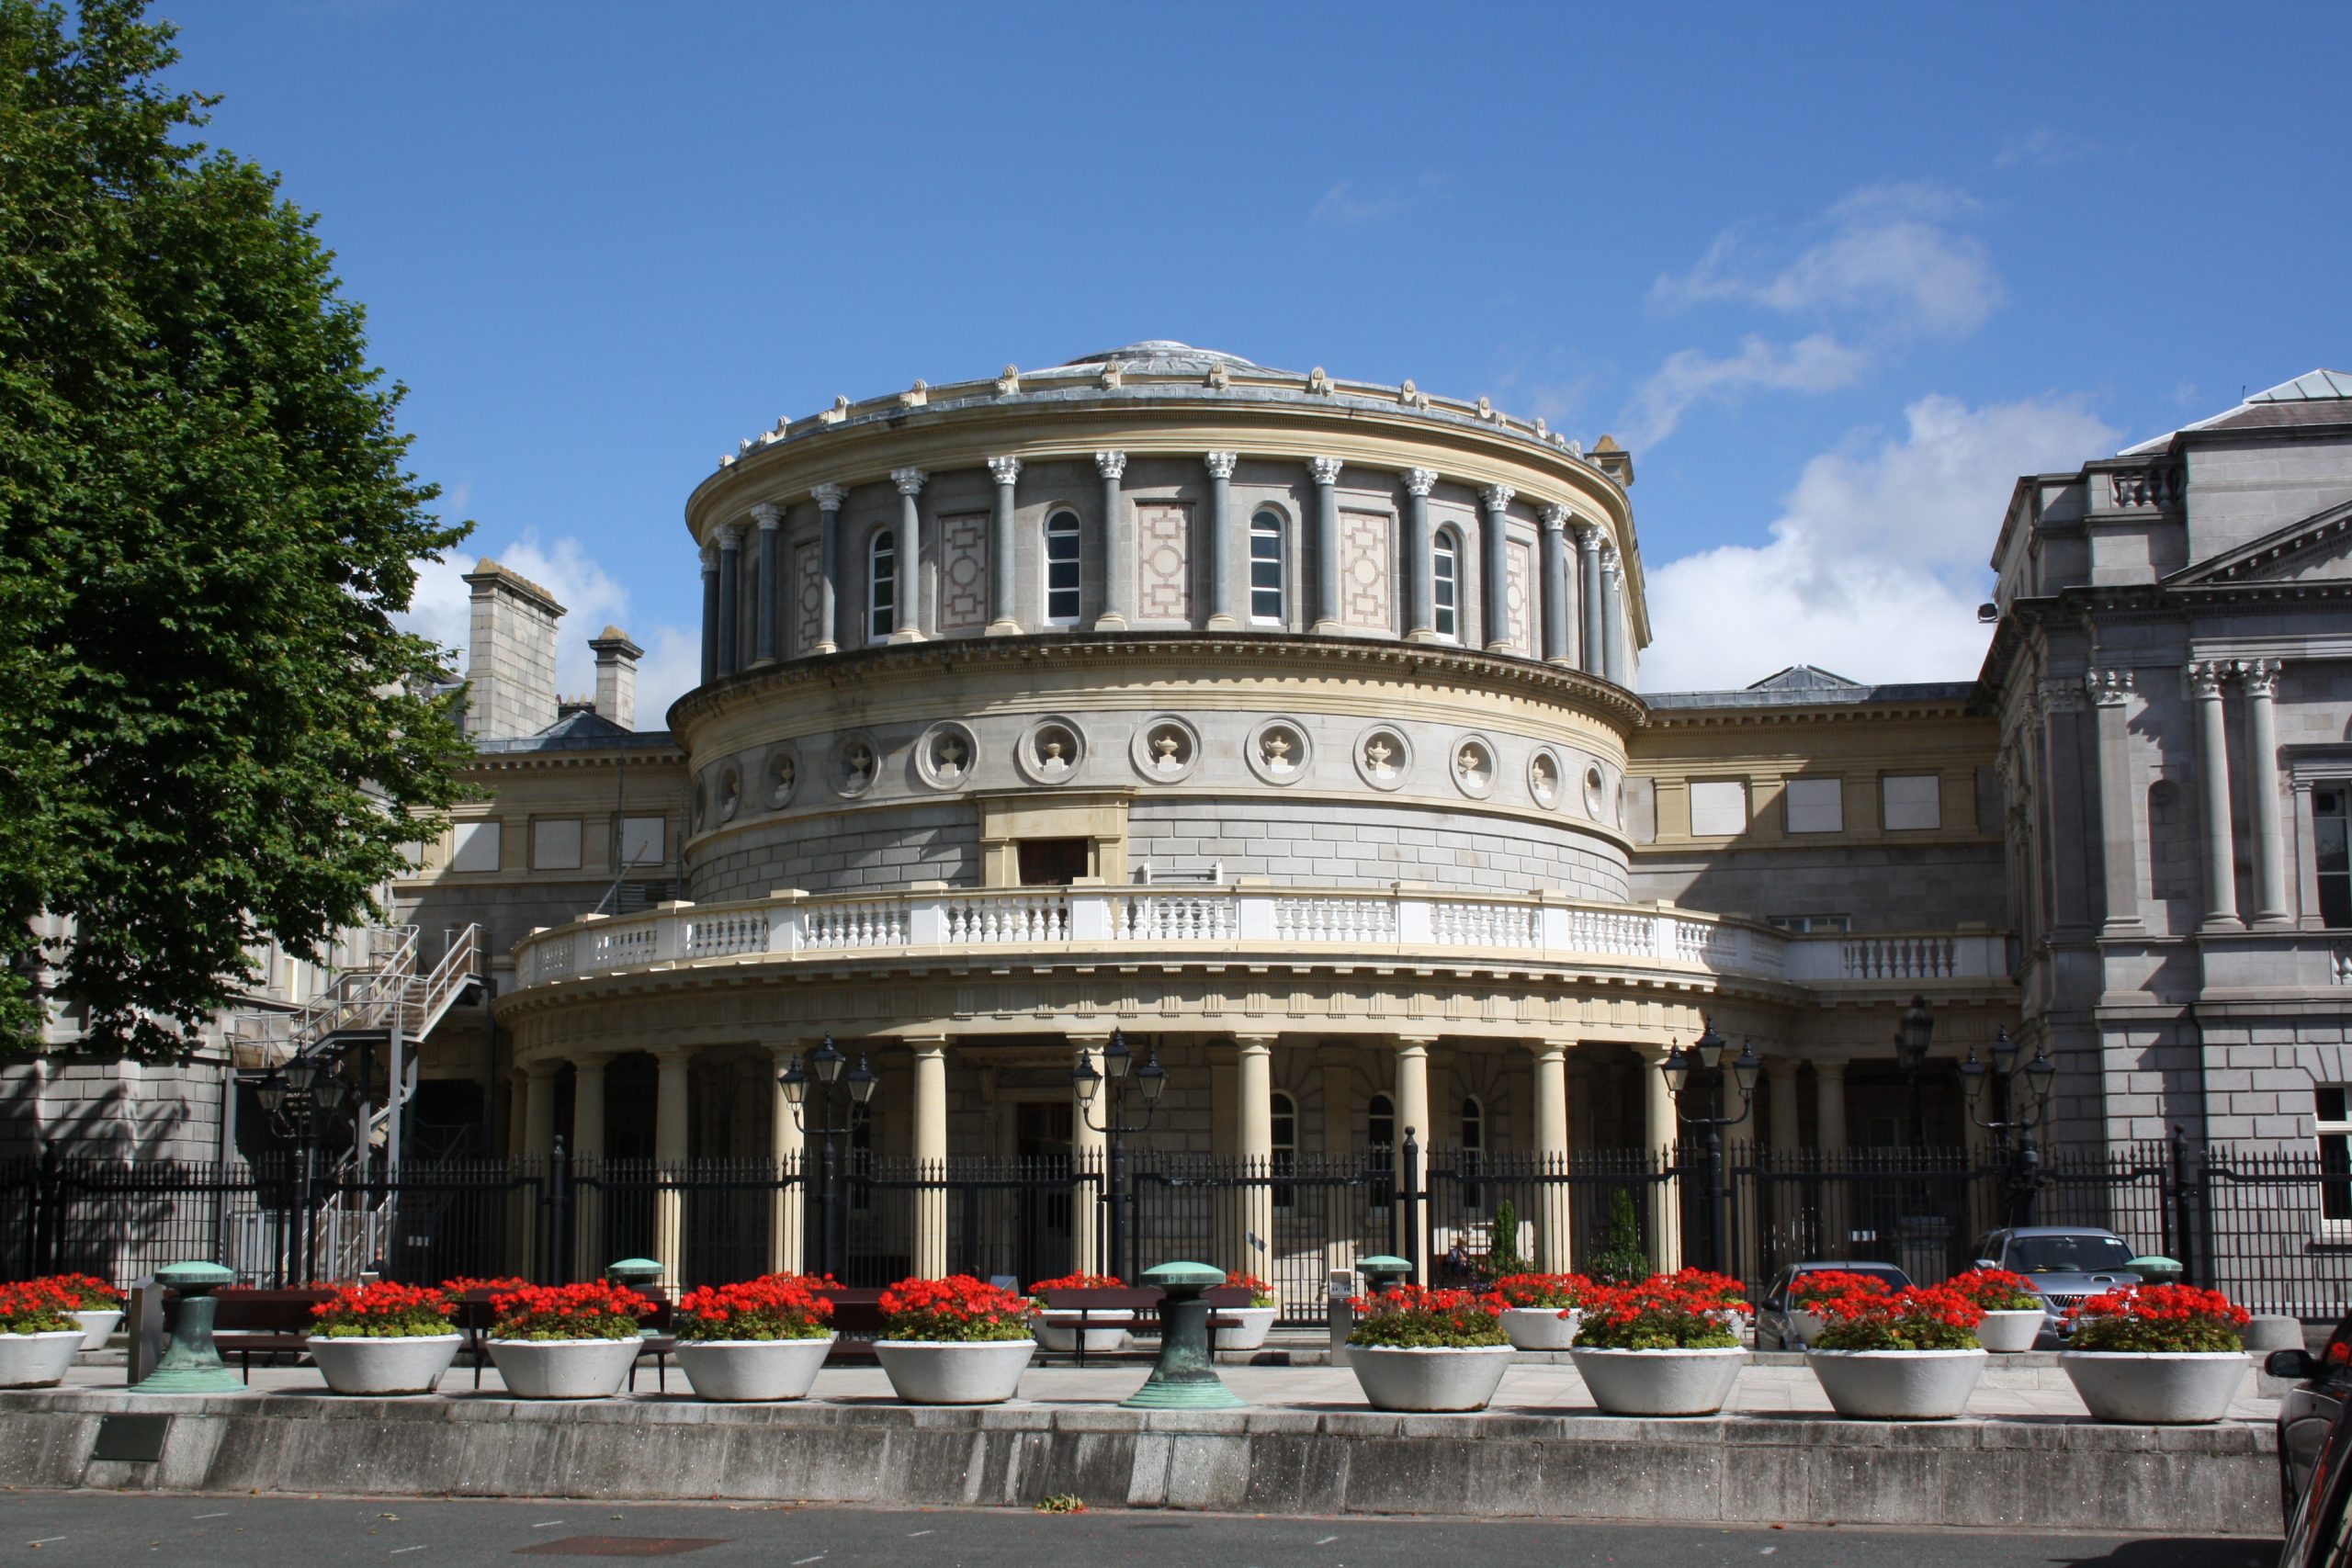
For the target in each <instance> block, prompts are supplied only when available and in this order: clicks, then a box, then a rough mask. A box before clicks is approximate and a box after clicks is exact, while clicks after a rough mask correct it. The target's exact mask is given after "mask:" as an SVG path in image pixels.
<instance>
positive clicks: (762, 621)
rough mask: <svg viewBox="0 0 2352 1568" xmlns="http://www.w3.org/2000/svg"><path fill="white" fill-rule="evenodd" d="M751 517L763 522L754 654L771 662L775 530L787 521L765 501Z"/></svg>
mask: <svg viewBox="0 0 2352 1568" xmlns="http://www.w3.org/2000/svg"><path fill="white" fill-rule="evenodd" d="M752 521H753V522H754V523H757V524H758V525H760V575H759V582H758V584H757V596H758V600H759V604H758V608H757V609H756V610H755V611H754V613H753V615H752V659H753V660H754V661H756V662H758V663H761V664H772V663H774V662H775V572H776V560H775V555H776V544H777V540H776V530H777V529H778V528H780V527H782V526H783V525H784V512H783V510H782V509H781V508H779V507H777V506H775V505H773V504H771V503H770V502H764V501H763V502H760V503H759V504H758V505H757V506H754V507H753V508H752Z"/></svg>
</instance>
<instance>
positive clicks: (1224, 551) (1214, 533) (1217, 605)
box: [1202, 452, 1250, 632]
mask: <svg viewBox="0 0 2352 1568" xmlns="http://www.w3.org/2000/svg"><path fill="white" fill-rule="evenodd" d="M1202 460H1203V461H1204V462H1205V463H1206V464H1207V465H1208V470H1209V521H1208V530H1207V544H1208V551H1207V554H1208V578H1209V619H1208V629H1209V630H1211V631H1213V632H1229V631H1232V630H1233V629H1234V628H1236V627H1237V626H1248V625H1249V624H1250V612H1249V611H1248V609H1246V608H1238V606H1240V605H1241V604H1243V603H1244V602H1243V601H1242V600H1241V599H1240V598H1239V597H1238V592H1237V590H1236V589H1235V587H1234V576H1233V465H1234V464H1235V463H1236V462H1237V461H1238V454H1236V453H1232V452H1211V453H1210V454H1208V456H1207V457H1204V459H1202Z"/></svg>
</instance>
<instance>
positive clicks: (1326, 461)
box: [1306, 457, 1342, 485]
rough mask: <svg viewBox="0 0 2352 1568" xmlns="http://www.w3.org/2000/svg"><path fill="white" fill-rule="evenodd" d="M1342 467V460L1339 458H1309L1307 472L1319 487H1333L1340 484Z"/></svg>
mask: <svg viewBox="0 0 2352 1568" xmlns="http://www.w3.org/2000/svg"><path fill="white" fill-rule="evenodd" d="M1341 466H1342V463H1341V459H1340V458H1338V457H1309V458H1308V459H1306V471H1307V473H1308V474H1309V475H1310V476H1311V477H1312V478H1313V479H1314V480H1315V482H1316V483H1317V484H1318V485H1331V484H1337V483H1339V482H1340V468H1341Z"/></svg>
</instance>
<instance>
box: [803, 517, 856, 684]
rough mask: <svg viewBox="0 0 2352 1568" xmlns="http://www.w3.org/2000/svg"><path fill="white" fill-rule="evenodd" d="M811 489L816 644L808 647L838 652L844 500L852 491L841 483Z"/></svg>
mask: <svg viewBox="0 0 2352 1568" xmlns="http://www.w3.org/2000/svg"><path fill="white" fill-rule="evenodd" d="M809 494H810V495H812V496H814V497H815V498H816V500H817V646H816V647H814V648H812V649H809V652H811V653H838V652H840V651H841V646H842V645H841V642H840V637H841V635H842V626H841V599H842V502H843V501H845V500H847V499H848V497H849V491H845V490H843V489H842V487H841V486H839V485H819V486H818V487H817V488H816V489H814V490H812V491H809ZM853 640H855V639H853Z"/></svg>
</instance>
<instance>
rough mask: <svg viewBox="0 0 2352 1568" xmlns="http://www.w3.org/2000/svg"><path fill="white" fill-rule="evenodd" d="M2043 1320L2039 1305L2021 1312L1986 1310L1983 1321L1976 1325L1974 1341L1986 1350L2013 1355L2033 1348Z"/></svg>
mask: <svg viewBox="0 0 2352 1568" xmlns="http://www.w3.org/2000/svg"><path fill="white" fill-rule="evenodd" d="M2043 1321H2044V1319H2043V1317H2042V1313H2041V1308H2040V1307H2028V1308H2026V1309H2025V1310H2024V1311H2022V1312H1988V1313H1986V1314H1985V1321H1984V1322H1982V1323H1980V1324H1978V1325H1976V1342H1977V1343H1978V1344H1979V1345H1982V1346H1984V1347H1985V1348H1986V1349H1987V1350H1998V1351H2000V1352H2002V1353H2003V1354H2004V1355H2011V1356H2013V1355H2016V1354H2017V1353H2018V1351H2021V1350H2030V1349H2032V1348H2033V1341H2034V1339H2035V1337H2037V1336H2039V1335H2040V1334H2041V1325H2042V1323H2043Z"/></svg>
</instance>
